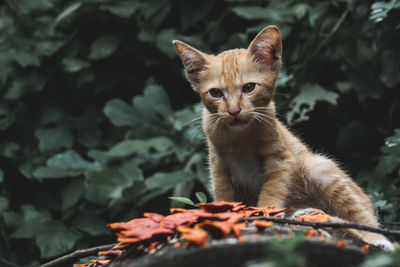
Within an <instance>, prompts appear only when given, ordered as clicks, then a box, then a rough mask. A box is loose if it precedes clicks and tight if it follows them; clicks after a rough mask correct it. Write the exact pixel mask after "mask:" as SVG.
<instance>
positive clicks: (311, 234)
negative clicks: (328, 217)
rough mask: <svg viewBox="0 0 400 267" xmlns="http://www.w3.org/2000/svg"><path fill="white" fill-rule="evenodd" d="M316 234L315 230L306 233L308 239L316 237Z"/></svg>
mask: <svg viewBox="0 0 400 267" xmlns="http://www.w3.org/2000/svg"><path fill="white" fill-rule="evenodd" d="M315 234H316V231H315V229H311V230H309V231H306V237H307V238H309V237H312V236H314V235H315Z"/></svg>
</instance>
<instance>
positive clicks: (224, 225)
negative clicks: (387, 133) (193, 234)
mask: <svg viewBox="0 0 400 267" xmlns="http://www.w3.org/2000/svg"><path fill="white" fill-rule="evenodd" d="M196 227H198V228H203V229H204V230H207V231H208V232H209V233H210V234H211V236H212V237H214V238H217V239H221V238H227V237H228V235H229V233H230V232H231V231H232V227H233V223H230V222H220V221H210V220H205V221H204V222H202V223H199V224H197V225H196Z"/></svg>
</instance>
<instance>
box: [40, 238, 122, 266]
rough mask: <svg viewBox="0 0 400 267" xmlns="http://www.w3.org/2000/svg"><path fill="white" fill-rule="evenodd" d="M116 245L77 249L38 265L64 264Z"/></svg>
mask: <svg viewBox="0 0 400 267" xmlns="http://www.w3.org/2000/svg"><path fill="white" fill-rule="evenodd" d="M116 245H118V243H114V244H108V245H103V246H98V247H93V248H87V249H81V250H77V251H75V252H73V253H71V254H68V255H65V256H62V257H61V258H58V259H55V260H53V261H50V262H48V263H45V264H43V265H41V266H40V267H55V266H64V265H65V264H67V263H70V262H75V261H76V260H79V259H80V258H84V257H87V256H92V255H97V253H98V252H99V251H105V250H110V249H111V248H113V247H114V246H116Z"/></svg>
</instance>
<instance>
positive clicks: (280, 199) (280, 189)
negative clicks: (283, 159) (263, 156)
mask: <svg viewBox="0 0 400 267" xmlns="http://www.w3.org/2000/svg"><path fill="white" fill-rule="evenodd" d="M274 162H276V161H272V163H271V161H270V162H267V172H266V181H265V183H264V185H263V187H262V189H261V192H260V195H259V197H258V203H257V206H258V207H264V206H275V207H277V208H283V207H284V206H285V200H286V196H287V194H288V191H289V186H290V175H291V172H290V166H289V167H287V166H285V167H283V166H281V165H282V164H274ZM268 163H269V164H268ZM285 165H286V164H285Z"/></svg>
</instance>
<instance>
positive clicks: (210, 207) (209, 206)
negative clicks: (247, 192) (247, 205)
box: [197, 201, 242, 213]
mask: <svg viewBox="0 0 400 267" xmlns="http://www.w3.org/2000/svg"><path fill="white" fill-rule="evenodd" d="M240 205H242V202H226V201H220V202H217V203H203V204H197V206H199V207H203V208H204V209H205V210H206V211H208V212H213V213H216V212H224V211H230V210H232V209H233V208H235V207H238V206H240Z"/></svg>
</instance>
